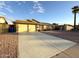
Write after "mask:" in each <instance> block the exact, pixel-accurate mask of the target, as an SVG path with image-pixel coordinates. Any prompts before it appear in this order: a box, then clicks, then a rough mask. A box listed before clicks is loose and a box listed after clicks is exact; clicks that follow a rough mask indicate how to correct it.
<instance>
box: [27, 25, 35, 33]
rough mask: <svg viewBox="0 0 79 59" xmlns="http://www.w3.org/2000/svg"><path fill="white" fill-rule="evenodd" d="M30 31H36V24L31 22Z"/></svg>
mask: <svg viewBox="0 0 79 59" xmlns="http://www.w3.org/2000/svg"><path fill="white" fill-rule="evenodd" d="M29 32H36V25H30V24H29Z"/></svg>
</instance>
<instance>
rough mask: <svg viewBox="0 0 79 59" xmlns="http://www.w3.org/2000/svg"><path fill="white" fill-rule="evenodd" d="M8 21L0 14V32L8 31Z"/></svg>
mask: <svg viewBox="0 0 79 59" xmlns="http://www.w3.org/2000/svg"><path fill="white" fill-rule="evenodd" d="M8 27H9V26H8V23H7V21H6V19H5V18H4V17H2V16H0V33H6V32H8Z"/></svg>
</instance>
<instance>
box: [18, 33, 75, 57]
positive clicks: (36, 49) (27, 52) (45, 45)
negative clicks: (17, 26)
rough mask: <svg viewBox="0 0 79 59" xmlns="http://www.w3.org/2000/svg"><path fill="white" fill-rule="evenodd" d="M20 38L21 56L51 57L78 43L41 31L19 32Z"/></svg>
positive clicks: (19, 51) (19, 50)
mask: <svg viewBox="0 0 79 59" xmlns="http://www.w3.org/2000/svg"><path fill="white" fill-rule="evenodd" d="M18 40H19V42H18V57H19V58H49V57H51V56H55V55H57V54H59V53H61V52H62V51H64V50H66V49H68V48H70V47H72V46H74V45H75V44H76V43H75V42H72V41H69V40H66V39H61V38H58V37H55V36H50V35H47V34H43V33H39V32H33V33H22V34H19V35H18Z"/></svg>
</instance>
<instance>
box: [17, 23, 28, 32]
mask: <svg viewBox="0 0 79 59" xmlns="http://www.w3.org/2000/svg"><path fill="white" fill-rule="evenodd" d="M16 30H17V32H19V33H20V32H27V24H16Z"/></svg>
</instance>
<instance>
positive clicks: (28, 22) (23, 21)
mask: <svg viewBox="0 0 79 59" xmlns="http://www.w3.org/2000/svg"><path fill="white" fill-rule="evenodd" d="M14 23H16V24H17V23H18V24H37V23H35V22H33V21H31V20H16V21H15V22H14Z"/></svg>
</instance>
